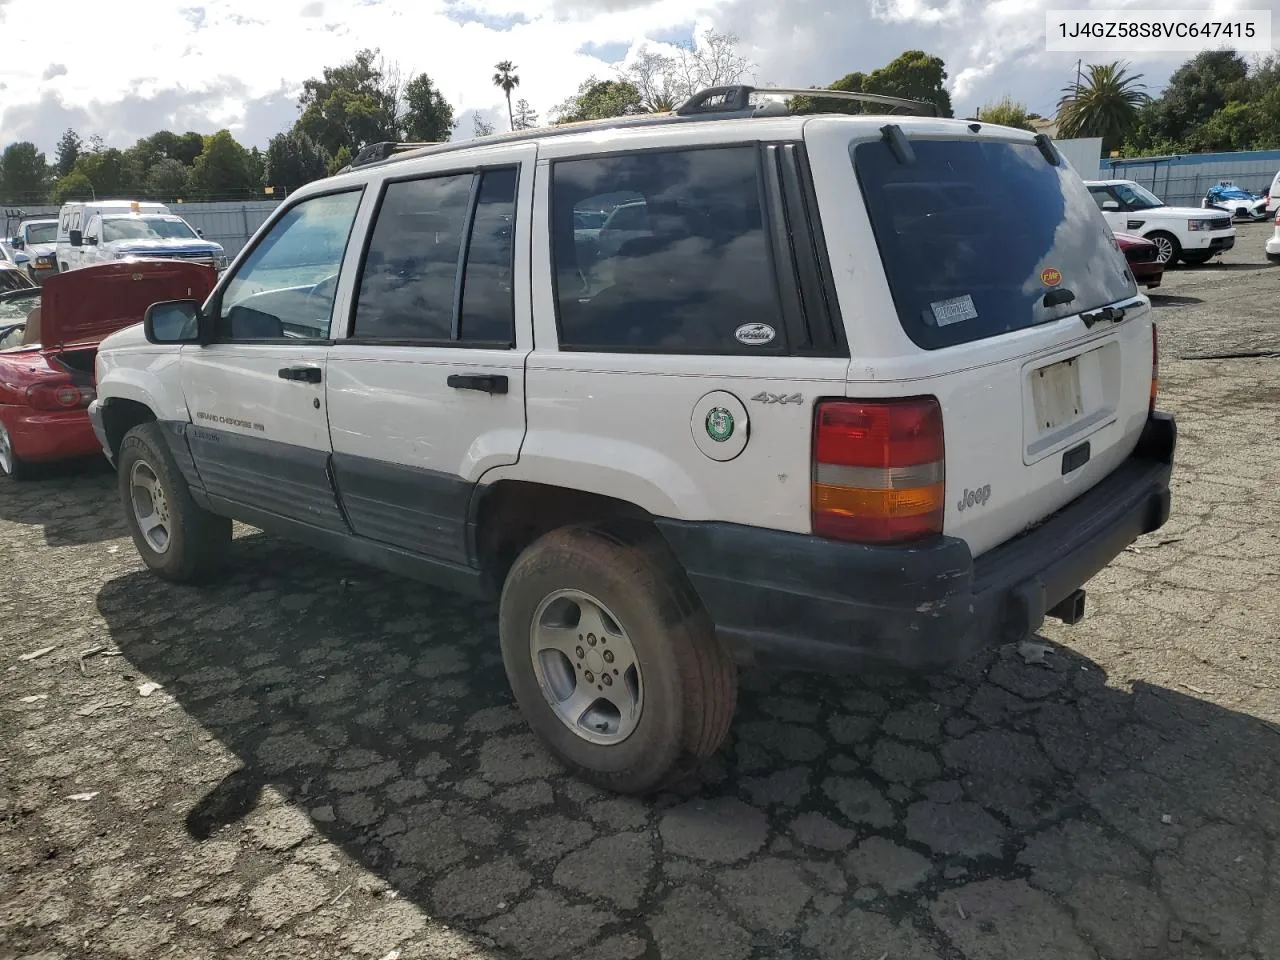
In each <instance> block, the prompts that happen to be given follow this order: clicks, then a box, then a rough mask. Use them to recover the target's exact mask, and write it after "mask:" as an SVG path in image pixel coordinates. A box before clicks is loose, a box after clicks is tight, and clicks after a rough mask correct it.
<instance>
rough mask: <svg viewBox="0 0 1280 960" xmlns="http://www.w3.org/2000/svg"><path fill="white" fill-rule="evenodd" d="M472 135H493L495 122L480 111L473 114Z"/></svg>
mask: <svg viewBox="0 0 1280 960" xmlns="http://www.w3.org/2000/svg"><path fill="white" fill-rule="evenodd" d="M471 135H472V136H474V137H490V136H493V124H492V123H490V122H489V121H488V120H486V119H485V118H484V117H482V116H480V114H478V113H473V114H472V115H471Z"/></svg>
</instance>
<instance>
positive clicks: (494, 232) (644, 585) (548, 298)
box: [90, 87, 1176, 792]
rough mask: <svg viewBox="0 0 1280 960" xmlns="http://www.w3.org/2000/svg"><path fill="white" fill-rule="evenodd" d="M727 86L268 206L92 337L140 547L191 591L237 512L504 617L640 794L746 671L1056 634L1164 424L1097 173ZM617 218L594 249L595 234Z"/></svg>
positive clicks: (685, 756)
mask: <svg viewBox="0 0 1280 960" xmlns="http://www.w3.org/2000/svg"><path fill="white" fill-rule="evenodd" d="M770 92H771V93H774V92H777V91H770ZM800 92H803V91H800ZM751 93H752V90H751V88H744V87H734V88H727V89H726V88H721V89H719V90H713V91H705V92H704V93H703V94H700V95H698V96H696V97H694V98H693V99H692V100H691V101H690V102H689V103H687V104H685V105H684V106H683V107H681V108H680V110H678V111H676V112H675V113H674V114H672V115H666V116H658V117H647V118H639V119H622V120H612V121H607V122H600V123H593V124H586V125H577V126H569V127H560V128H554V129H551V130H546V131H522V132H519V133H515V134H512V135H509V136H500V137H494V138H487V139H485V140H484V141H481V142H464V143H449V144H443V145H438V146H430V147H425V148H418V149H414V150H410V151H405V152H401V153H399V154H397V155H393V156H388V155H387V154H389V153H391V152H392V151H391V150H390V149H386V150H383V149H377V150H373V151H370V153H371V154H372V157H373V159H372V160H371V161H370V160H369V159H368V157H367V156H364V155H362V156H361V157H358V158H357V161H356V162H355V163H353V165H352V168H351V170H350V172H347V173H342V174H340V175H338V176H335V177H333V178H330V179H327V180H323V181H320V182H317V183H313V184H310V185H309V186H307V187H305V188H303V189H302V190H299V191H298V192H297V193H296V194H292V195H291V196H290V197H289V199H288V200H287V201H286V202H285V203H284V204H283V205H282V206H281V208H280V209H279V210H278V211H276V213H275V214H274V216H273V217H272V219H271V220H270V221H268V222H267V223H266V224H264V225H263V227H262V228H261V229H260V230H259V231H258V233H257V234H256V236H255V237H254V238H253V239H252V240H251V242H250V243H249V245H248V246H247V247H246V248H245V249H244V251H242V252H241V253H240V254H239V256H238V257H237V258H236V260H235V262H234V263H233V264H232V265H231V267H230V269H229V270H228V271H227V273H226V274H225V276H223V277H222V279H221V280H220V282H219V283H218V286H217V287H216V289H215V290H214V292H213V294H212V295H211V296H210V297H209V298H208V300H206V301H205V302H204V303H203V304H200V303H196V302H194V301H183V302H175V303H166V304H156V305H154V306H153V307H151V309H150V310H149V311H148V313H147V317H146V320H145V323H144V324H142V325H139V326H136V327H134V328H131V329H129V330H127V331H124V332H121V333H117V334H115V335H113V336H111V337H109V338H108V339H107V340H106V341H104V342H103V344H102V346H101V347H100V349H99V353H98V361H97V379H98V400H97V401H96V402H95V403H94V404H93V406H92V408H91V411H90V415H91V417H92V420H93V423H94V427H95V429H96V431H97V432H98V435H99V437H100V439H101V442H102V444H103V447H104V449H105V451H106V453H107V456H108V457H109V458H111V460H112V461H113V462H114V463H115V464H116V466H117V469H118V472H119V478H120V481H119V483H120V498H121V503H122V506H123V510H124V514H125V517H126V519H127V522H128V524H129V527H130V529H131V531H132V533H133V537H134V540H135V542H136V544H137V548H138V551H139V553H140V554H141V556H142V559H143V561H144V562H145V563H146V564H147V565H148V566H149V567H151V568H152V569H153V570H154V571H156V572H157V573H158V574H160V575H161V576H164V577H167V578H169V579H171V580H176V581H193V580H196V579H198V578H200V577H202V576H204V575H206V574H209V573H211V572H213V571H214V570H216V569H217V567H218V565H219V563H220V562H221V561H222V560H223V558H224V555H225V553H226V551H227V547H228V543H229V541H230V539H231V520H232V519H236V520H240V521H243V522H245V523H248V524H251V525H253V526H256V527H259V528H261V529H264V530H266V531H269V532H273V533H277V534H280V535H282V536H285V537H292V538H296V539H298V540H300V541H302V542H304V543H307V544H310V545H313V546H316V547H321V548H325V549H328V550H332V551H334V552H335V553H338V554H341V555H344V556H346V557H350V558H355V559H358V560H361V561H365V562H367V563H370V564H373V565H376V566H379V567H382V568H384V569H387V570H391V571H394V572H396V573H399V574H403V575H406V576H410V577H417V578H420V579H422V580H424V581H427V582H428V583H432V584H436V585H439V586H442V587H446V588H451V589H455V590H459V591H464V592H466V593H469V594H472V595H474V596H477V597H491V598H495V599H497V600H498V602H499V613H500V616H499V620H500V630H499V633H500V636H499V642H500V645H501V652H502V656H503V658H504V661H505V664H506V669H507V674H508V677H509V679H510V682H511V686H512V688H513V691H514V693H515V697H516V699H517V701H518V703H519V706H520V708H521V710H522V711H523V713H524V716H525V717H526V719H527V721H528V723H529V724H530V726H531V727H532V728H533V729H534V730H535V731H536V732H537V734H538V735H539V736H540V737H541V738H542V740H543V741H544V742H545V743H546V745H547V746H548V748H549V749H550V750H551V751H552V752H553V753H554V754H555V755H556V756H557V757H558V758H560V760H561V761H563V762H564V763H565V764H566V765H568V766H569V767H570V768H571V769H573V770H574V771H576V772H577V773H578V774H579V775H581V776H584V777H585V778H587V779H589V780H591V781H592V782H595V783H597V784H600V785H603V786H605V787H607V788H610V789H613V790H618V791H627V792H639V791H647V790H650V789H653V788H655V787H657V786H659V785H660V784H662V783H663V782H665V781H666V780H668V779H669V776H670V775H671V774H672V773H673V772H674V771H676V770H680V769H683V768H684V767H685V766H686V761H689V760H693V761H696V760H698V759H701V758H705V757H707V756H708V755H710V754H711V753H713V752H714V751H715V750H716V749H717V747H718V746H719V745H720V743H721V742H722V740H723V738H724V737H725V735H726V733H727V731H728V729H729V726H730V721H731V718H732V715H733V711H734V704H735V696H736V679H735V677H736V674H735V661H738V662H748V663H755V662H758V663H764V662H771V663H774V664H779V665H781V666H784V667H792V666H806V667H817V668H819V669H824V670H826V669H846V670H849V669H857V668H858V667H859V666H860V665H864V664H879V665H886V664H889V665H898V666H904V667H908V668H913V669H931V668H936V667H939V666H942V665H945V664H948V663H952V662H955V661H958V660H961V659H962V658H965V657H967V656H969V655H971V654H972V653H973V652H975V651H976V650H978V649H979V648H981V647H982V646H984V645H988V644H992V643H1000V642H1014V641H1019V640H1021V639H1023V638H1025V637H1027V636H1029V635H1030V634H1031V633H1032V632H1033V631H1035V630H1036V629H1037V628H1039V627H1040V625H1041V624H1042V622H1043V621H1044V618H1045V617H1046V616H1051V617H1056V618H1060V619H1063V620H1066V621H1068V622H1075V621H1077V620H1078V619H1079V618H1080V617H1081V615H1082V614H1083V607H1084V594H1083V591H1082V590H1081V589H1080V588H1081V585H1082V584H1084V583H1085V582H1086V581H1087V580H1089V579H1090V578H1091V577H1092V576H1093V575H1094V574H1095V573H1096V572H1097V571H1098V570H1100V569H1101V568H1102V567H1104V566H1105V565H1106V564H1107V563H1108V562H1109V561H1110V560H1111V559H1112V558H1113V557H1115V556H1116V554H1118V553H1119V552H1120V551H1121V550H1123V549H1124V547H1125V546H1126V545H1127V544H1129V543H1130V542H1132V541H1133V540H1134V539H1135V538H1136V537H1138V536H1140V535H1141V534H1143V533H1146V532H1148V531H1151V530H1155V529H1156V528H1158V527H1160V526H1161V525H1162V524H1163V523H1164V522H1165V520H1166V518H1167V517H1168V514H1169V505H1170V499H1169V480H1170V473H1171V469H1172V467H1171V463H1172V459H1173V452H1174V446H1175V440H1176V429H1175V422H1174V419H1173V418H1172V416H1169V415H1166V414H1160V413H1157V412H1155V410H1154V404H1155V397H1156V366H1155V355H1156V346H1155V328H1154V325H1153V323H1152V312H1151V306H1150V304H1149V302H1148V301H1147V299H1146V298H1145V297H1143V296H1142V295H1141V294H1139V292H1138V290H1137V288H1136V287H1135V285H1134V280H1133V277H1132V276H1131V275H1130V274H1129V271H1128V269H1127V265H1126V261H1125V258H1124V256H1123V255H1122V254H1121V253H1120V252H1119V250H1118V248H1117V246H1116V244H1115V242H1114V239H1113V238H1112V236H1111V234H1110V232H1109V231H1108V230H1107V228H1106V226H1105V224H1104V223H1103V221H1102V218H1101V216H1100V214H1099V213H1098V210H1097V208H1096V207H1095V206H1094V204H1093V202H1092V201H1091V199H1090V197H1089V193H1088V190H1086V188H1085V186H1084V184H1083V183H1082V181H1081V180H1080V179H1079V177H1078V176H1077V175H1076V174H1075V173H1074V172H1073V171H1072V170H1071V168H1070V167H1069V165H1068V164H1067V163H1066V162H1065V160H1063V159H1062V157H1061V156H1060V155H1059V154H1058V152H1057V151H1056V149H1055V148H1054V147H1053V145H1052V142H1051V141H1049V140H1048V139H1047V138H1043V137H1039V138H1033V137H1032V135H1031V134H1029V133H1024V132H1022V131H1018V130H1012V129H1008V128H1003V127H996V126H990V125H985V124H982V125H980V124H977V123H968V122H961V121H957V120H945V119H936V118H933V117H929V116H925V117H910V116H901V115H895V116H892V117H884V116H881V117H878V118H877V117H873V116H866V115H863V116H848V115H832V116H787V115H782V116H779V115H778V111H777V110H776V109H771V108H770V107H769V106H765V107H752V106H751V104H750V101H749V99H748V98H749V96H750V94H751ZM850 96H853V97H855V98H856V96H857V95H850ZM875 102H881V101H879V100H877V101H875ZM775 106H776V105H775ZM900 106H905V107H906V108H908V109H912V108H915V109H919V107H920V105H919V104H912V103H910V102H904V103H903V104H900ZM382 146H386V147H390V145H379V147H380V148H381V147H382ZM1010 200H1012V201H1013V202H1010ZM636 202H643V204H644V205H645V213H646V216H645V217H643V218H641V222H642V223H643V230H642V231H640V232H639V233H638V234H637V235H635V236H629V237H628V238H626V239H625V240H624V241H623V242H622V243H620V244H619V245H618V246H617V247H616V249H614V248H613V247H607V248H604V249H602V248H601V246H600V245H599V244H598V243H597V242H596V239H597V238H595V237H594V236H593V234H592V231H591V230H589V229H584V228H583V226H582V224H583V223H586V222H590V220H591V218H592V217H596V218H598V217H599V216H600V213H601V211H604V213H605V216H606V217H607V214H608V212H609V211H610V210H611V209H612V205H617V204H623V203H625V204H634V203H636Z"/></svg>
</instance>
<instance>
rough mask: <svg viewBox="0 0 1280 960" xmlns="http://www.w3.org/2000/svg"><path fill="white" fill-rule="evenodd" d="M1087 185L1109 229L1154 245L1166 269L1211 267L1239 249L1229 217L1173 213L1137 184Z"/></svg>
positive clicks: (1185, 210) (1193, 210) (1183, 210)
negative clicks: (1218, 256) (1181, 265)
mask: <svg viewBox="0 0 1280 960" xmlns="http://www.w3.org/2000/svg"><path fill="white" fill-rule="evenodd" d="M1085 185H1086V186H1087V187H1088V188H1089V193H1090V194H1092V195H1093V199H1094V202H1095V203H1097V205H1098V209H1100V210H1101V211H1102V216H1103V218H1104V219H1105V220H1106V221H1107V224H1108V225H1109V226H1110V227H1111V229H1112V230H1113V231H1115V232H1117V233H1128V234H1132V235H1134V236H1139V237H1144V238H1146V239H1147V240H1150V241H1151V242H1152V243H1154V244H1155V245H1156V247H1157V248H1158V249H1159V257H1158V258H1157V259H1158V260H1159V261H1160V263H1161V264H1162V265H1163V266H1166V267H1167V266H1169V265H1170V264H1172V263H1174V262H1175V261H1177V260H1181V261H1182V262H1183V263H1190V264H1201V263H1208V262H1209V260H1210V259H1212V258H1213V256H1214V255H1215V254H1219V253H1222V251H1224V250H1230V249H1231V248H1232V247H1234V246H1235V243H1236V228H1235V227H1234V226H1232V223H1231V218H1230V217H1229V216H1227V215H1226V214H1225V213H1221V212H1219V211H1217V210H1215V211H1213V212H1209V211H1207V210H1205V209H1204V208H1202V207H1170V206H1168V205H1166V204H1165V202H1164V201H1163V200H1161V199H1160V198H1159V197H1157V196H1156V195H1155V194H1154V193H1152V192H1151V191H1150V190H1148V189H1147V188H1146V187H1143V186H1141V185H1139V184H1138V183H1136V182H1134V181H1133V180H1087V181H1085Z"/></svg>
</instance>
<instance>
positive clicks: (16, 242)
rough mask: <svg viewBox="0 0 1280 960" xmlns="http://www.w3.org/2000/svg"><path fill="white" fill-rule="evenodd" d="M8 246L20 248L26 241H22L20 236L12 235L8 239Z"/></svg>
mask: <svg viewBox="0 0 1280 960" xmlns="http://www.w3.org/2000/svg"><path fill="white" fill-rule="evenodd" d="M9 246H11V247H13V249H15V250H21V249H22V248H23V247H25V246H26V243H25V241H23V239H22V238H21V237H14V238H13V239H12V240H10V241H9Z"/></svg>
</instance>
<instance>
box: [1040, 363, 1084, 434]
mask: <svg viewBox="0 0 1280 960" xmlns="http://www.w3.org/2000/svg"><path fill="white" fill-rule="evenodd" d="M1031 398H1032V402H1033V403H1034V404H1035V410H1036V427H1037V429H1038V430H1039V431H1041V432H1044V431H1046V430H1056V429H1057V428H1058V427H1060V426H1062V425H1063V424H1065V423H1070V422H1071V421H1072V420H1075V419H1076V418H1077V417H1079V416H1080V411H1081V410H1082V409H1083V406H1084V404H1083V401H1082V399H1081V395H1080V364H1079V362H1078V360H1077V358H1075V357H1073V358H1071V359H1070V360H1062V361H1059V362H1058V363H1051V364H1049V366H1047V367H1041V368H1040V369H1039V370H1036V371H1035V372H1034V373H1032V374H1031Z"/></svg>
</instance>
